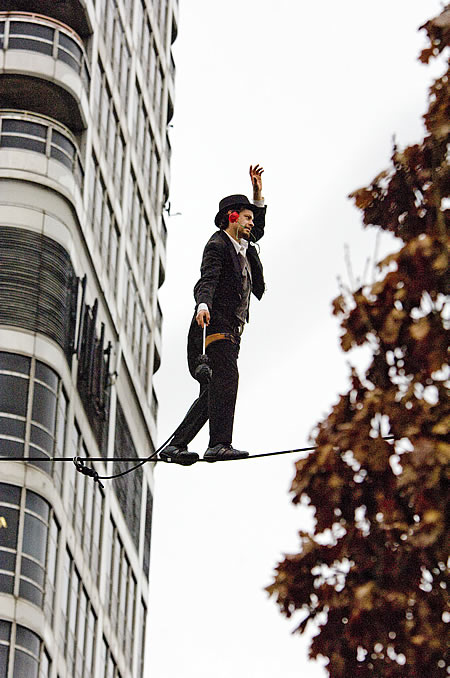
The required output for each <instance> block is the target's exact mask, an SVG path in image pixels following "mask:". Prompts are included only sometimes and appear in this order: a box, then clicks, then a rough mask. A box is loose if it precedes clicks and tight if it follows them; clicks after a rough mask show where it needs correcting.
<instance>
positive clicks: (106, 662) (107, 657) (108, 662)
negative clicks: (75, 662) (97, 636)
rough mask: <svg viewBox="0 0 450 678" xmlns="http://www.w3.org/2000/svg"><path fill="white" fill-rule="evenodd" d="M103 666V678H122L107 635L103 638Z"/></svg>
mask: <svg viewBox="0 0 450 678" xmlns="http://www.w3.org/2000/svg"><path fill="white" fill-rule="evenodd" d="M101 667H102V670H103V673H102V674H101V678H122V676H121V673H120V671H119V669H118V668H117V664H116V661H115V659H114V657H113V655H112V653H111V650H110V648H109V645H108V643H107V642H106V639H105V637H103V639H102V651H101Z"/></svg>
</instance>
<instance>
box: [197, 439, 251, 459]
mask: <svg viewBox="0 0 450 678" xmlns="http://www.w3.org/2000/svg"><path fill="white" fill-rule="evenodd" d="M246 457H248V452H242V451H241V450H235V449H234V447H232V446H231V445H226V444H224V443H219V444H218V445H214V447H208V449H207V450H206V452H205V454H204V456H203V459H204V460H205V461H226V460H227V459H245V458H246Z"/></svg>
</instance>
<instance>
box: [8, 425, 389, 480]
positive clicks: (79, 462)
mask: <svg viewBox="0 0 450 678" xmlns="http://www.w3.org/2000/svg"><path fill="white" fill-rule="evenodd" d="M171 439H172V436H170V438H168V440H167V441H166V442H164V443H163V444H162V445H161V446H160V447H159V448H158V449H157V450H156V451H155V452H153V454H151V455H149V456H148V457H144V458H141V459H140V460H139V463H138V464H136V463H135V462H136V461H137V460H138V459H139V458H136V457H49V458H48V459H46V458H44V457H36V456H33V457H18V456H14V457H0V461H29V462H31V461H34V462H39V461H40V462H48V461H55V462H58V461H62V462H68V461H69V462H72V463H73V464H74V465H75V468H76V469H77V471H79V472H80V473H82V474H83V475H86V476H89V477H90V478H93V479H94V482H97V483H98V484H99V485H100V487H104V486H103V484H102V483H101V482H100V481H101V480H112V479H114V478H119V477H120V476H124V475H126V474H127V473H131V472H132V471H136V470H137V469H138V468H140V467H141V466H143V465H144V464H146V463H147V462H149V461H151V462H152V463H154V464H156V463H160V462H163V463H165V464H176V465H177V466H183V465H184V464H180V463H178V462H173V461H172V462H169V461H166V460H165V459H158V458H157V455H158V454H159V452H161V450H162V449H163V448H164V447H165V446H166V445H167V444H168V443H169V442H170V440H171ZM393 439H394V436H383V440H393ZM318 447H319V446H318V445H313V446H311V447H297V448H294V449H292V450H279V451H277V452H262V453H260V454H251V455H250V456H248V457H243V458H240V459H221V460H218V461H221V462H222V461H246V460H250V459H261V458H262V457H275V456H278V455H281V454H297V453H300V452H311V451H313V450H316V449H317V448H318ZM94 461H96V462H103V463H106V462H108V461H113V462H114V461H116V462H129V463H133V462H134V463H135V466H133V467H131V468H129V469H127V470H126V471H121V472H120V473H114V474H112V475H109V476H100V475H99V474H98V472H97V471H96V470H95V469H94V468H92V467H90V466H86V462H94ZM198 462H205V463H207V464H212V463H216V462H210V461H208V460H207V459H198V460H197V461H196V462H194V464H197V463H198ZM192 465H193V464H189V466H192Z"/></svg>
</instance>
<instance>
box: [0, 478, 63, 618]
mask: <svg viewBox="0 0 450 678" xmlns="http://www.w3.org/2000/svg"><path fill="white" fill-rule="evenodd" d="M22 493H24V499H22V496H23V495H22ZM22 501H24V502H25V503H24V506H22ZM0 511H1V515H2V517H3V519H4V522H5V523H6V527H3V528H2V533H1V542H0V591H2V592H3V593H9V594H16V595H19V596H20V597H21V598H25V599H26V600H29V601H30V602H31V603H34V604H35V605H37V606H38V607H41V608H44V609H45V610H46V612H47V614H48V617H49V619H51V618H52V615H53V601H54V592H55V576H56V557H57V550H58V541H59V531H60V528H59V524H58V522H57V520H56V518H55V516H54V513H53V510H52V509H51V507H50V504H49V503H48V502H47V501H46V500H45V499H43V498H42V497H41V496H40V495H38V494H36V493H35V492H32V491H31V490H25V489H23V490H22V488H20V487H17V486H16V485H10V484H8V483H0ZM19 534H20V535H21V537H20V543H18V535H19ZM18 553H20V554H21V557H20V571H19V570H18V565H19V562H18V558H17V554H18ZM15 582H17V584H16V585H15ZM17 588H18V591H17ZM44 600H45V605H44Z"/></svg>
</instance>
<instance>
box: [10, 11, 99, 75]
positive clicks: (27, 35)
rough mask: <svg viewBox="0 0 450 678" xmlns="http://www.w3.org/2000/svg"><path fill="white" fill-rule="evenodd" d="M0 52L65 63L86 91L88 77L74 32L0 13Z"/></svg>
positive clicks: (45, 20) (43, 21)
mask: <svg viewBox="0 0 450 678" xmlns="http://www.w3.org/2000/svg"><path fill="white" fill-rule="evenodd" d="M0 49H4V50H8V49H19V50H25V51H31V52H39V53H40V54H46V55H47V56H50V57H53V58H54V59H58V60H60V61H63V62H64V63H66V64H67V65H68V66H70V68H72V69H73V70H74V71H75V72H76V73H78V74H79V75H80V76H81V78H82V79H83V82H84V84H85V86H86V87H87V88H88V87H89V81H90V74H89V67H88V61H87V57H86V53H85V51H84V47H83V43H82V42H81V40H80V38H79V37H78V36H77V35H76V33H75V32H74V31H71V30H70V28H69V27H68V26H63V24H60V23H59V22H57V21H52V20H50V19H48V18H46V17H44V16H40V15H38V14H29V15H27V14H26V13H20V14H6V13H2V12H0Z"/></svg>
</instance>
